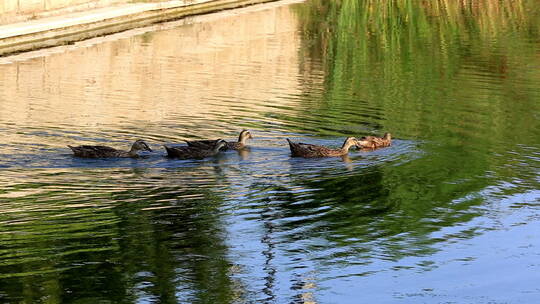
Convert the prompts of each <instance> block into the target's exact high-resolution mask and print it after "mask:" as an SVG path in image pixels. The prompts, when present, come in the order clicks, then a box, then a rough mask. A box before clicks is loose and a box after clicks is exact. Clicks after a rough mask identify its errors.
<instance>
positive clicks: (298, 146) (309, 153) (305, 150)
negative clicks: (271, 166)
mask: <svg viewBox="0 0 540 304" xmlns="http://www.w3.org/2000/svg"><path fill="white" fill-rule="evenodd" d="M287 141H288V142H289V146H290V148H291V155H292V156H293V157H296V156H299V157H327V156H343V155H346V154H347V153H349V148H350V147H352V146H357V147H359V145H358V142H357V139H356V138H354V137H347V139H345V142H344V143H343V146H341V149H331V148H327V147H324V146H318V145H310V144H304V143H294V142H292V141H290V140H289V139H288V138H287Z"/></svg>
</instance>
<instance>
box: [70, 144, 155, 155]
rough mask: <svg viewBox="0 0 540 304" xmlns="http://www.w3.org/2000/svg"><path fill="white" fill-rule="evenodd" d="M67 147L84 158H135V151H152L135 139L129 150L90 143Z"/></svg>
mask: <svg viewBox="0 0 540 304" xmlns="http://www.w3.org/2000/svg"><path fill="white" fill-rule="evenodd" d="M68 147H69V148H70V149H71V150H72V151H73V154H74V155H75V156H77V157H85V158H112V157H132V158H137V157H139V154H137V152H139V151H150V152H152V149H150V147H149V146H148V145H147V144H146V143H145V142H144V141H142V140H140V139H139V140H137V141H135V142H134V143H133V145H131V150H129V151H121V150H116V149H115V148H111V147H107V146H90V145H83V146H76V147H73V146H70V145H68Z"/></svg>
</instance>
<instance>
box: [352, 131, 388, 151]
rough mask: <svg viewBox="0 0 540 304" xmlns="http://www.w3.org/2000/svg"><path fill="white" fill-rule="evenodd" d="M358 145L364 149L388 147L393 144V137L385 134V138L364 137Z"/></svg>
mask: <svg viewBox="0 0 540 304" xmlns="http://www.w3.org/2000/svg"><path fill="white" fill-rule="evenodd" d="M358 144H359V145H360V147H361V148H363V149H377V148H382V147H388V146H390V145H391V144H392V135H391V134H390V133H384V136H383V137H377V136H364V137H362V138H360V139H359V140H358Z"/></svg>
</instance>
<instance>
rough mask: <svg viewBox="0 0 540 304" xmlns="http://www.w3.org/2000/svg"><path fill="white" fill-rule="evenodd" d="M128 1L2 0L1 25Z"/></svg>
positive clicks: (0, 1)
mask: <svg viewBox="0 0 540 304" xmlns="http://www.w3.org/2000/svg"><path fill="white" fill-rule="evenodd" d="M126 2H136V1H128V0H0V24H6V23H12V22H20V21H26V20H29V19H33V18H36V17H40V16H49V15H54V13H55V11H58V12H57V13H59V14H60V13H65V12H66V11H67V12H71V11H78V10H84V9H88V8H96V7H103V6H106V5H112V4H117V3H126Z"/></svg>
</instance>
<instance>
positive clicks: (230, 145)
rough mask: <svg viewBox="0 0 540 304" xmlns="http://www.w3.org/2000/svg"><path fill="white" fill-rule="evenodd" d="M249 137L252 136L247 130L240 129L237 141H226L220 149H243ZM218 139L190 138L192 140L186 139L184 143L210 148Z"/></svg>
mask: <svg viewBox="0 0 540 304" xmlns="http://www.w3.org/2000/svg"><path fill="white" fill-rule="evenodd" d="M250 138H253V136H252V135H251V133H250V132H249V131H248V130H242V131H241V132H240V135H239V136H238V141H237V142H231V141H229V142H227V145H225V147H224V148H222V151H226V150H227V149H231V150H241V149H244V148H245V147H246V142H247V140H248V139H250ZM218 140H219V139H216V140H192V141H187V140H186V143H187V144H188V146H190V147H195V148H200V149H205V150H210V149H212V147H214V146H215V145H216V142H217V141H218Z"/></svg>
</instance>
